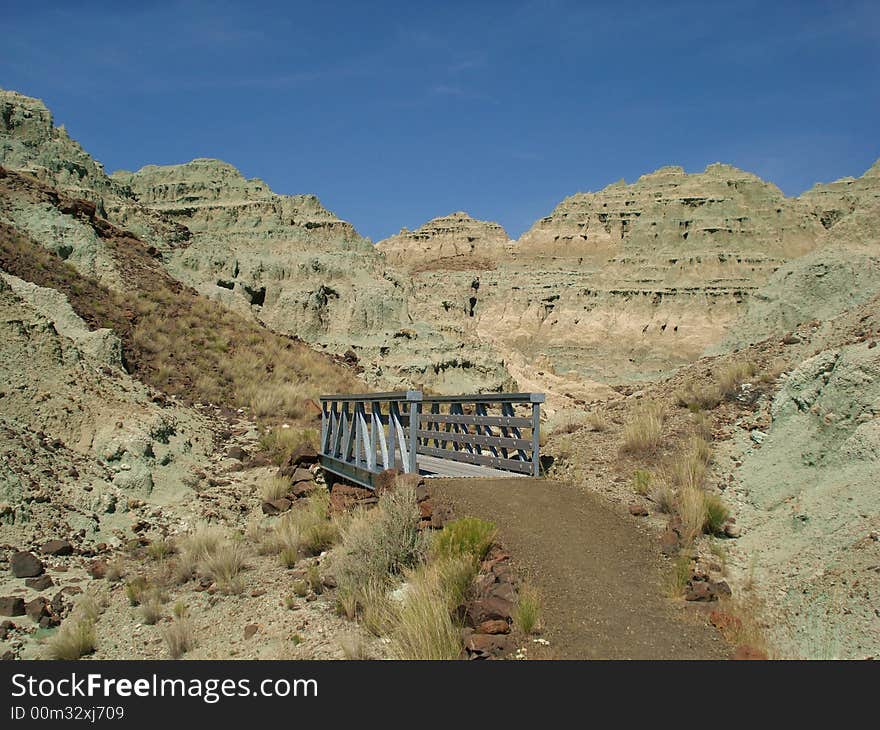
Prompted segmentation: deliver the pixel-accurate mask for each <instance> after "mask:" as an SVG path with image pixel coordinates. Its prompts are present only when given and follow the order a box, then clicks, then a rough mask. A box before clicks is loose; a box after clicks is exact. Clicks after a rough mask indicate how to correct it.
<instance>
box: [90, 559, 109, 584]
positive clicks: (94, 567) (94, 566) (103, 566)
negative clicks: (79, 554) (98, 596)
mask: <svg viewBox="0 0 880 730" xmlns="http://www.w3.org/2000/svg"><path fill="white" fill-rule="evenodd" d="M86 572H87V573H88V574H89V575H90V576H92V578H96V579H98V580H100V579H101V578H103V577H104V576H106V575H107V561H106V560H93V561H92V562H90V563H89V566H88V568H86Z"/></svg>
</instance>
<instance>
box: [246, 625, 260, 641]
mask: <svg viewBox="0 0 880 730" xmlns="http://www.w3.org/2000/svg"><path fill="white" fill-rule="evenodd" d="M259 630H260V627H259V626H257V625H256V624H248V625H247V626H245V627H244V638H245V639H250V638H251V637H252V636H253V635H254V634H256V633H257V631H259Z"/></svg>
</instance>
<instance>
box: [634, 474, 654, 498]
mask: <svg viewBox="0 0 880 730" xmlns="http://www.w3.org/2000/svg"><path fill="white" fill-rule="evenodd" d="M653 481H654V475H653V474H651V472H649V471H648V470H647V469H636V470H635V473H634V474H633V491H634V492H635V493H636V494H643V495H644V494H648V492H650V491H651V483H652V482H653Z"/></svg>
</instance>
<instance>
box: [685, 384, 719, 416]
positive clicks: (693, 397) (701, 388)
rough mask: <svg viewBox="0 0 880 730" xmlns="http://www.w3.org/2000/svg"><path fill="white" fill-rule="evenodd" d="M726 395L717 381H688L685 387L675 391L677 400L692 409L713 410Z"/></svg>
mask: <svg viewBox="0 0 880 730" xmlns="http://www.w3.org/2000/svg"><path fill="white" fill-rule="evenodd" d="M722 400H724V395H723V393H722V392H721V388H719V387H718V384H717V383H705V384H702V385H700V384H697V383H688V385H686V386H685V387H683V388H681V389H679V390H677V391H675V402H676V403H677V404H678V405H679V406H681V407H683V408H687V409H689V410H691V411H695V412H698V411H704V410H706V411H708V410H712V409H713V408H715V406H717V405H718V404H719V403H721V401H722Z"/></svg>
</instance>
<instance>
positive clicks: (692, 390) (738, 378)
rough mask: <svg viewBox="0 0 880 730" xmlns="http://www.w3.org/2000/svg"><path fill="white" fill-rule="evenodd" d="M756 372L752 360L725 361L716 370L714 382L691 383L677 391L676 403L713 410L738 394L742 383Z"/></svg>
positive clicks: (691, 408)
mask: <svg viewBox="0 0 880 730" xmlns="http://www.w3.org/2000/svg"><path fill="white" fill-rule="evenodd" d="M755 372H756V368H755V365H754V363H751V362H729V363H724V364H722V365H721V366H719V368H718V369H717V370H716V371H715V374H714V380H713V382H709V383H689V384H688V385H686V386H685V387H683V388H681V389H680V390H678V391H676V393H675V400H676V403H678V405H680V406H682V407H684V408H689V409H690V410H692V411H702V410H712V409H713V408H715V407H716V406H717V405H719V404H720V403H721V402H722V401H723V400H725V399H726V398H731V397H733V396H734V395H736V394H737V392H738V391H739V388H740V385H742V384H743V383H744V382H745V381H747V380H748V379H749V378H751V377H752V376H754V374H755Z"/></svg>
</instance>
